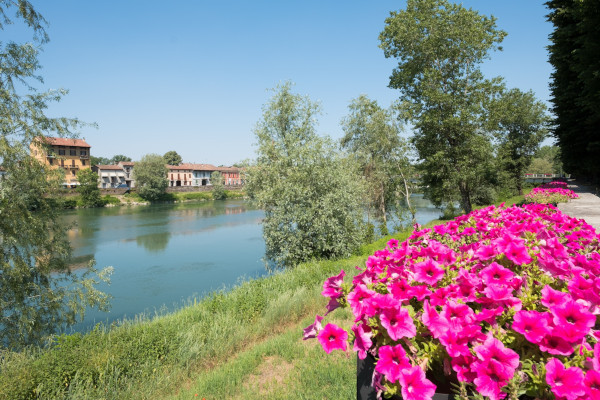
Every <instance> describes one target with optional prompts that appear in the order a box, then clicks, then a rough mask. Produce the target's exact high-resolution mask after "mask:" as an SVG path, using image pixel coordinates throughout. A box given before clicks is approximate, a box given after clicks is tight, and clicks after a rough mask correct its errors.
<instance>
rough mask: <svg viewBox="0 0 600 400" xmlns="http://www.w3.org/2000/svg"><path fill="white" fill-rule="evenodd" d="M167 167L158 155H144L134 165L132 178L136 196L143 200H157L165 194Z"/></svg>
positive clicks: (167, 184)
mask: <svg viewBox="0 0 600 400" xmlns="http://www.w3.org/2000/svg"><path fill="white" fill-rule="evenodd" d="M167 172H168V170H167V167H166V166H165V159H164V158H163V157H162V156H160V155H159V154H146V155H145V156H143V157H142V159H141V160H140V161H138V162H136V163H135V168H134V170H133V176H134V179H135V186H136V188H137V192H138V194H139V195H140V196H141V197H142V198H143V199H145V200H148V201H156V200H159V199H160V198H161V197H162V196H163V195H164V194H165V192H166V190H167V186H169V181H168V180H167Z"/></svg>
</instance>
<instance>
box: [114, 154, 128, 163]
mask: <svg viewBox="0 0 600 400" xmlns="http://www.w3.org/2000/svg"><path fill="white" fill-rule="evenodd" d="M121 161H131V157H127V156H124V155H123V154H117V155H116V156H113V158H111V159H110V163H111V164H114V165H117V164H118V163H119V162H121Z"/></svg>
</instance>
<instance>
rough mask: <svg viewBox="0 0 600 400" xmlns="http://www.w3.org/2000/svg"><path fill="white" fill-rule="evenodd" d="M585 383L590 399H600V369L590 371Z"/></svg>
mask: <svg viewBox="0 0 600 400" xmlns="http://www.w3.org/2000/svg"><path fill="white" fill-rule="evenodd" d="M583 384H584V385H585V391H586V393H587V395H588V398H589V399H590V400H600V371H598V370H595V371H592V370H590V371H588V372H587V373H586V374H585V379H584V380H583Z"/></svg>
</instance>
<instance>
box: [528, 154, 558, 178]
mask: <svg viewBox="0 0 600 400" xmlns="http://www.w3.org/2000/svg"><path fill="white" fill-rule="evenodd" d="M527 173H528V174H551V173H552V163H550V162H549V161H548V160H546V159H544V158H534V159H532V160H531V164H530V165H529V166H528V167H527Z"/></svg>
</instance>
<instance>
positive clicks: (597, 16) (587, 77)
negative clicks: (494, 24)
mask: <svg viewBox="0 0 600 400" xmlns="http://www.w3.org/2000/svg"><path fill="white" fill-rule="evenodd" d="M546 6H547V7H548V8H549V9H550V13H549V14H548V20H549V21H550V22H552V24H553V25H554V31H553V32H552V34H551V35H550V42H551V44H550V46H548V50H549V53H550V64H552V66H553V67H554V71H553V72H552V75H551V82H550V91H551V94H552V98H551V102H552V105H553V107H552V112H553V114H554V116H555V118H554V127H553V134H554V137H555V138H556V139H557V144H558V146H559V147H560V149H561V157H562V162H563V165H564V169H565V171H567V172H568V173H571V174H577V175H580V176H586V177H588V178H591V179H593V180H595V181H596V182H598V181H600V163H599V162H598V154H599V153H600V134H599V133H598V132H599V130H598V129H599V127H600V39H599V37H600V35H599V33H598V26H600V7H598V1H597V0H581V1H572V0H551V1H548V2H546Z"/></svg>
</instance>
